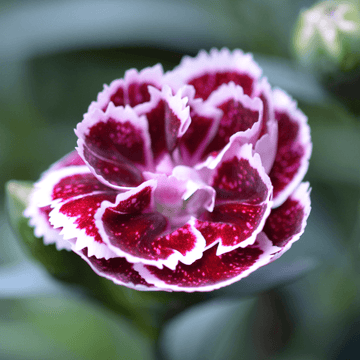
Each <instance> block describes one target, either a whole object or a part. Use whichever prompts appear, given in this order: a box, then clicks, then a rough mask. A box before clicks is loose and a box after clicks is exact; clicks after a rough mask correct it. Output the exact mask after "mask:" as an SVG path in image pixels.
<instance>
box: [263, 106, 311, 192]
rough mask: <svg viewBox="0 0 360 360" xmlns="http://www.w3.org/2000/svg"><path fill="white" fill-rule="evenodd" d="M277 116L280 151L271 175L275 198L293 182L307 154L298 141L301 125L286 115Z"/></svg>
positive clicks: (278, 114)
mask: <svg viewBox="0 0 360 360" xmlns="http://www.w3.org/2000/svg"><path fill="white" fill-rule="evenodd" d="M275 116H276V119H277V120H278V125H279V140H278V150H277V153H276V157H275V162H274V165H273V167H272V169H271V171H270V174H269V176H270V179H271V182H272V184H273V186H274V197H276V195H277V194H278V193H280V192H281V191H282V190H283V189H284V188H285V187H286V186H287V185H288V184H289V183H290V182H291V181H292V180H293V178H294V177H295V175H296V174H297V171H298V169H299V168H300V165H301V160H302V157H303V156H304V153H305V150H304V147H303V145H302V144H301V143H300V142H299V141H297V137H298V133H299V125H298V124H297V123H296V122H295V121H292V120H291V119H290V118H289V116H288V115H287V114H285V113H276V114H275Z"/></svg>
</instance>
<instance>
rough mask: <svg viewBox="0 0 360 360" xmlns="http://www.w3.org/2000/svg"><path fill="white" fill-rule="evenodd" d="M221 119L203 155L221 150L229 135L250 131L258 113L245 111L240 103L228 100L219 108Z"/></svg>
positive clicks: (257, 118) (257, 117)
mask: <svg viewBox="0 0 360 360" xmlns="http://www.w3.org/2000/svg"><path fill="white" fill-rule="evenodd" d="M218 108H219V109H221V110H222V111H223V113H224V114H223V117H222V118H221V120H220V124H219V128H218V131H217V132H216V135H215V137H214V138H213V139H212V141H211V142H210V144H209V145H208V147H207V148H206V150H205V154H209V153H211V152H213V151H219V150H221V149H222V148H223V147H224V146H225V145H226V144H227V143H228V142H229V140H230V137H231V135H233V134H235V133H237V132H239V131H246V130H247V129H251V127H252V126H253V125H254V124H255V123H256V122H257V121H258V120H259V112H258V111H253V110H250V109H247V108H246V107H244V106H243V105H242V104H241V103H240V102H238V101H234V100H229V101H227V102H225V103H223V104H221V105H220V106H218Z"/></svg>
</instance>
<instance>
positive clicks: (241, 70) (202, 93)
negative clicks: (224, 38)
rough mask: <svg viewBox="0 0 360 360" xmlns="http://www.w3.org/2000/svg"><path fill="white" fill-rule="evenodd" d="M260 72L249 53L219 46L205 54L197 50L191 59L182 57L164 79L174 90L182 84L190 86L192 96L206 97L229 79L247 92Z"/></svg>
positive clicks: (248, 93) (249, 93)
mask: <svg viewBox="0 0 360 360" xmlns="http://www.w3.org/2000/svg"><path fill="white" fill-rule="evenodd" d="M260 75H261V69H260V68H259V66H258V65H257V64H256V63H255V62H254V61H253V59H252V55H251V54H244V53H243V52H242V51H240V50H234V51H232V52H230V51H229V50H228V49H226V48H223V49H221V50H220V51H219V50H217V49H211V50H210V53H209V54H208V53H207V52H206V51H200V52H199V54H198V55H197V56H196V57H195V58H191V57H189V56H185V57H184V58H183V59H182V61H181V63H180V65H179V66H177V67H176V68H175V69H174V70H173V71H171V72H168V73H166V75H165V79H166V80H165V81H166V82H167V83H168V84H170V86H172V87H173V88H174V89H179V88H180V87H181V86H183V85H185V84H189V85H193V86H194V87H195V90H196V97H197V98H198V97H200V98H202V99H204V100H206V99H207V98H208V97H209V95H210V94H211V93H212V92H213V91H214V90H216V89H217V88H218V87H219V86H221V85H222V84H227V83H229V82H234V83H235V84H236V85H240V86H241V87H242V88H243V89H244V93H245V94H247V95H251V93H252V91H253V86H254V83H255V82H256V81H257V80H258V79H259V77H260Z"/></svg>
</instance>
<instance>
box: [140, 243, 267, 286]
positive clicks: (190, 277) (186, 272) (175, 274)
mask: <svg viewBox="0 0 360 360" xmlns="http://www.w3.org/2000/svg"><path fill="white" fill-rule="evenodd" d="M262 253H263V251H262V250H261V249H260V248H259V247H258V245H257V244H254V245H251V246H248V247H246V248H244V249H241V248H238V249H235V250H233V251H231V252H229V253H226V254H222V255H220V256H216V247H215V246H214V247H212V248H210V249H209V250H207V251H205V252H204V254H203V257H202V258H201V259H199V260H197V261H195V262H194V263H193V264H191V265H185V264H182V263H179V264H178V265H177V267H176V269H175V271H172V270H170V269H168V268H166V267H164V268H163V269H158V268H156V267H154V266H146V268H147V269H148V270H149V271H150V273H151V274H153V275H154V276H156V277H157V278H158V279H160V280H162V281H164V282H165V283H166V284H168V285H176V286H179V287H187V288H195V287H203V286H211V285H215V284H219V283H221V282H223V281H226V280H229V279H232V278H234V277H237V276H239V275H241V274H242V273H243V272H244V271H246V270H248V269H249V268H250V267H252V266H253V265H254V264H255V263H256V262H257V261H258V260H259V258H260V256H261V254H262Z"/></svg>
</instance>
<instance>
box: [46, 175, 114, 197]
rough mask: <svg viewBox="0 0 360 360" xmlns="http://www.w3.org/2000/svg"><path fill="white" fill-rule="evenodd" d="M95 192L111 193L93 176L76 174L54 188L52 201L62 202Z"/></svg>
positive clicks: (65, 178) (60, 181)
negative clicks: (58, 200)
mask: <svg viewBox="0 0 360 360" xmlns="http://www.w3.org/2000/svg"><path fill="white" fill-rule="evenodd" d="M94 191H109V188H108V187H107V186H105V185H104V184H102V183H101V182H100V181H99V180H98V179H97V178H96V177H95V176H94V175H93V174H74V175H70V176H66V177H64V178H62V179H60V180H59V182H58V183H57V184H56V185H55V186H54V187H53V190H52V195H51V197H52V200H57V199H60V200H62V201H64V200H66V199H69V198H72V197H74V196H78V195H85V194H89V193H92V192H94Z"/></svg>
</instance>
